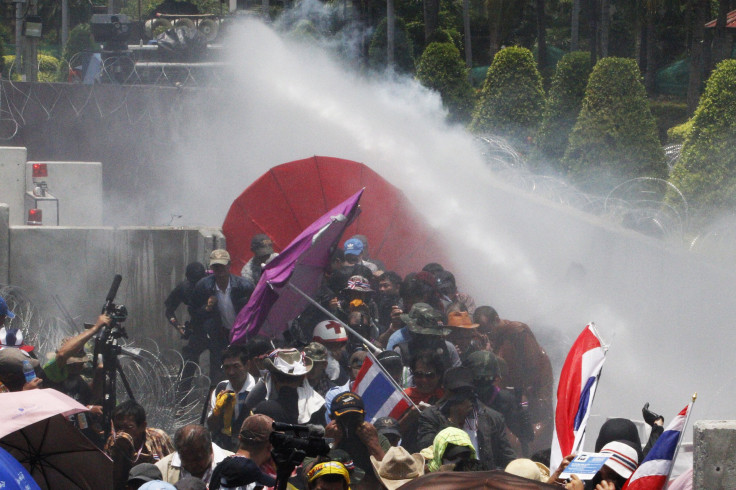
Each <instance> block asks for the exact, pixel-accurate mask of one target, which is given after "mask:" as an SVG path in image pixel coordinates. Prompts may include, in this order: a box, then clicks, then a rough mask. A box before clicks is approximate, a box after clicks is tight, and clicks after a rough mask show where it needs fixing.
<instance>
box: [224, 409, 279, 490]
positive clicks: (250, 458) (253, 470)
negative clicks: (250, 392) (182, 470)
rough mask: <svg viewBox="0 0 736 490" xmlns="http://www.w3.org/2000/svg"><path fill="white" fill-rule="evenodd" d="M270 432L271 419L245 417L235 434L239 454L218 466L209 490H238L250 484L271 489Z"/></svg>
mask: <svg viewBox="0 0 736 490" xmlns="http://www.w3.org/2000/svg"><path fill="white" fill-rule="evenodd" d="M272 432H273V419H272V418H271V417H269V416H267V415H251V416H250V417H248V418H246V419H245V421H244V422H243V425H242V427H241V428H240V433H239V434H238V441H239V442H238V451H237V452H236V453H235V454H234V455H233V456H229V457H227V458H225V459H224V460H222V462H221V463H220V464H219V465H217V467H216V468H215V471H214V472H213V473H212V478H211V480H210V487H209V488H210V489H213V490H214V489H218V488H222V489H241V488H246V486H247V485H250V484H251V483H257V484H259V485H264V486H266V487H273V486H274V485H275V484H276V465H275V463H274V461H273V458H272V456H271V449H273V448H272V446H271V442H270V436H271V433H272ZM248 488H250V487H248Z"/></svg>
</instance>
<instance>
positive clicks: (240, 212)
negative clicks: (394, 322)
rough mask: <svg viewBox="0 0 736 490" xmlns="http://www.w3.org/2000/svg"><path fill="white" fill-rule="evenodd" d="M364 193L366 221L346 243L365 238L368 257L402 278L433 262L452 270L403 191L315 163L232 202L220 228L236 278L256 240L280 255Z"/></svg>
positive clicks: (261, 183) (328, 160)
mask: <svg viewBox="0 0 736 490" xmlns="http://www.w3.org/2000/svg"><path fill="white" fill-rule="evenodd" d="M362 188H365V193H364V195H363V198H362V199H361V208H362V213H361V215H360V217H359V218H358V219H356V220H355V222H354V223H353V224H351V225H350V226H349V227H348V229H347V230H346V231H345V235H344V238H349V237H350V236H352V235H354V234H361V235H365V236H366V237H367V238H368V243H369V252H370V256H371V257H375V258H377V259H380V260H381V261H383V262H384V263H385V264H386V267H387V268H388V269H389V270H395V271H397V272H398V273H399V274H401V275H402V276H403V275H405V274H407V273H409V272H415V271H418V270H420V269H421V268H422V267H423V266H424V265H425V264H427V263H428V262H440V263H442V264H445V265H448V264H447V260H446V256H445V253H444V252H443V246H442V244H441V235H440V234H439V233H438V232H436V231H434V230H432V229H431V228H430V227H428V226H427V225H426V224H425V222H424V220H423V219H422V218H421V217H420V216H418V214H417V213H416V212H415V210H414V208H413V207H412V205H411V204H410V203H409V201H408V200H407V199H406V196H404V194H403V193H402V192H401V191H400V190H399V189H397V188H396V187H394V186H393V185H391V184H389V183H388V182H387V181H386V180H384V179H383V178H382V177H381V176H380V175H378V174H377V173H376V172H374V171H373V170H371V169H370V168H368V167H367V166H366V165H364V164H362V163H358V162H353V161H350V160H343V159H341V158H332V157H322V156H315V157H311V158H306V159H304V160H297V161H294V162H290V163H284V164H283V165H279V166H276V167H273V168H272V169H271V170H269V171H268V172H266V173H265V174H263V175H262V176H261V177H260V178H259V179H258V180H256V181H255V182H253V184H251V185H250V186H249V187H248V188H247V189H246V190H245V191H243V193H242V194H241V195H240V196H238V198H237V199H235V201H233V203H232V205H231V206H230V210H229V211H228V213H227V216H226V218H225V222H224V223H223V225H222V231H223V233H224V234H225V237H226V238H227V249H228V252H230V257H231V259H232V265H231V270H232V272H233V274H240V271H241V269H242V267H243V265H244V264H245V263H246V262H247V261H248V260H249V259H250V258H251V257H252V256H253V253H252V252H251V250H250V241H251V238H252V237H253V235H256V234H258V233H265V234H267V235H268V236H270V237H271V239H272V240H273V243H274V248H275V250H276V251H280V250H282V249H283V248H284V247H285V246H286V244H288V243H290V242H291V241H292V240H293V239H294V237H295V236H297V235H298V234H299V233H300V232H301V231H302V230H303V229H304V228H305V227H307V226H308V225H309V223H311V222H312V221H314V220H315V219H317V218H318V217H320V216H321V215H323V214H324V213H325V212H327V210H329V209H330V208H332V207H334V206H335V205H337V204H339V203H340V202H342V201H344V200H345V199H347V198H348V197H349V196H350V195H352V194H354V193H355V192H356V191H358V190H360V189H362Z"/></svg>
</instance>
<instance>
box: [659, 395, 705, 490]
mask: <svg viewBox="0 0 736 490" xmlns="http://www.w3.org/2000/svg"><path fill="white" fill-rule="evenodd" d="M697 399H698V393H697V392H695V393H693V396H692V398H691V400H690V403H689V404H688V406H687V415H686V416H685V423H684V424H683V426H682V430H681V431H680V437H678V438H677V446H675V453H674V454H673V455H672V463H671V464H670V469H669V470H668V471H667V478H665V480H664V482H665V483H664V487H663V488H668V487H669V486H670V475H672V470H673V469H674V467H675V460H676V459H677V453H679V452H680V444H682V438H683V437H684V436H685V429H687V423H688V422H689V421H690V413H691V412H692V408H693V404H695V400H697Z"/></svg>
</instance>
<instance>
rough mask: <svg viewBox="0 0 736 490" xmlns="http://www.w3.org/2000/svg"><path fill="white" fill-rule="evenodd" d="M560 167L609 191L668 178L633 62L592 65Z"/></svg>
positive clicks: (585, 182) (589, 184)
mask: <svg viewBox="0 0 736 490" xmlns="http://www.w3.org/2000/svg"><path fill="white" fill-rule="evenodd" d="M564 165H565V167H566V169H567V171H568V173H569V175H570V177H571V178H572V179H573V180H574V181H577V182H578V183H580V184H582V187H585V188H587V189H590V190H598V191H603V190H608V189H610V188H611V185H612V184H616V183H618V182H620V181H622V180H627V179H631V178H635V177H643V176H649V177H659V178H667V165H666V163H665V160H664V152H663V150H662V147H661V146H660V144H659V138H658V137H657V125H656V123H655V121H654V117H653V116H652V113H651V111H650V110H649V103H648V101H647V96H646V91H645V90H644V85H643V84H642V82H641V73H640V72H639V67H637V66H636V61H634V60H633V59H628V58H603V59H601V60H600V61H599V62H598V63H597V64H596V65H595V67H594V68H593V71H592V73H591V74H590V79H589V81H588V87H587V88H586V90H585V98H584V99H583V107H582V109H581V111H580V116H578V120H577V122H576V123H575V127H574V128H573V131H572V133H571V134H570V143H569V146H568V148H567V151H566V152H565V157H564Z"/></svg>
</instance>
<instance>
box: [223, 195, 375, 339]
mask: <svg viewBox="0 0 736 490" xmlns="http://www.w3.org/2000/svg"><path fill="white" fill-rule="evenodd" d="M362 195H363V190H362V189H361V190H360V191H358V192H356V193H355V194H354V195H352V196H351V197H349V198H348V199H347V200H345V201H343V202H342V203H340V204H339V205H337V206H335V207H334V208H332V209H331V210H330V211H328V212H327V213H326V214H324V215H323V216H322V217H321V218H319V219H318V220H317V221H315V222H314V223H312V224H311V225H309V226H308V227H307V228H306V229H305V230H304V231H302V232H301V233H300V234H299V236H298V237H296V238H295V239H294V240H293V241H292V242H291V243H290V244H289V245H287V246H286V248H285V249H284V250H283V251H282V252H281V253H280V254H279V255H278V256H277V257H276V258H274V259H273V260H272V261H271V262H269V263H268V264H267V265H266V267H264V269H263V274H261V278H260V279H259V280H258V284H257V285H256V288H255V290H254V291H253V294H252V295H251V297H250V300H249V301H248V304H246V305H245V306H244V307H243V309H242V310H240V313H239V314H238V316H237V318H236V319H235V323H234V324H233V329H232V331H231V334H230V342H231V343H233V344H237V343H243V342H246V340H247V339H248V338H252V337H254V336H255V335H257V334H258V335H263V336H266V337H272V338H273V337H276V336H278V335H280V334H281V333H282V332H283V331H284V330H286V329H287V328H288V323H289V322H290V321H291V320H293V319H294V318H296V317H297V316H298V315H299V314H300V313H301V312H302V311H303V310H304V308H305V307H306V305H307V300H306V299H305V298H303V297H302V296H301V295H300V294H299V293H297V292H296V291H294V290H293V289H291V288H290V287H289V286H288V285H289V283H292V284H294V285H295V286H296V287H298V288H299V289H301V290H302V291H304V292H305V293H306V294H308V295H309V296H312V297H314V294H315V293H316V292H317V290H318V289H319V286H320V283H321V282H322V277H323V276H324V271H325V268H326V267H327V265H328V264H329V262H330V253H331V252H332V250H333V247H334V246H335V245H336V244H337V242H338V241H339V240H340V237H341V236H342V233H343V231H345V228H347V227H348V225H350V223H352V221H353V220H354V219H355V217H356V216H357V215H358V213H359V212H360V211H359V208H358V202H359V201H360V197H361V196H362Z"/></svg>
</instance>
